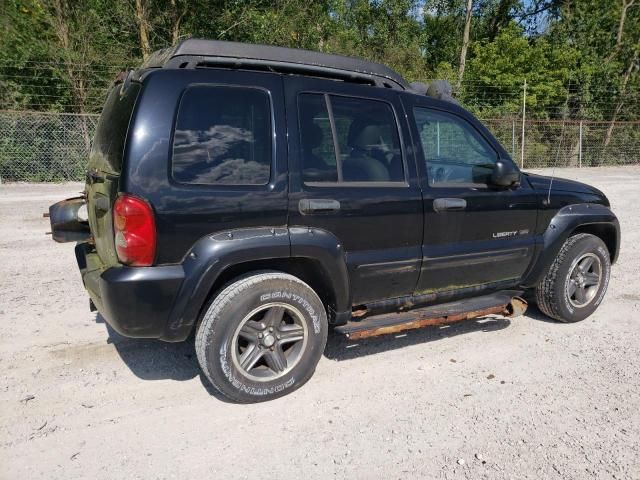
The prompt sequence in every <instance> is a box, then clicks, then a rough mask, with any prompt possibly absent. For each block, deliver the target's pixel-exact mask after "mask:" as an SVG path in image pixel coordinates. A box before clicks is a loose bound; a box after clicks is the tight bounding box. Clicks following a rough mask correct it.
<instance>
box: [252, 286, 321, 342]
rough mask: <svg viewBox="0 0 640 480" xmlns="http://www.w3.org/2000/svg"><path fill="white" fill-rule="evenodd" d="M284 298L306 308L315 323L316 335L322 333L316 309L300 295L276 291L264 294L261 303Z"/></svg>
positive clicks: (261, 296)
mask: <svg viewBox="0 0 640 480" xmlns="http://www.w3.org/2000/svg"><path fill="white" fill-rule="evenodd" d="M283 298H284V299H287V300H291V301H293V302H296V303H297V304H299V305H300V306H301V307H302V308H304V309H305V310H306V311H307V313H308V314H309V316H310V317H311V320H312V321H313V331H314V333H316V334H318V333H320V318H319V317H318V314H317V313H316V311H315V309H314V308H313V307H312V306H311V304H310V303H309V302H308V301H307V300H306V299H305V298H303V297H301V296H300V295H296V294H295V293H291V292H286V291H275V292H271V293H263V294H262V295H260V301H261V302H266V301H267V300H274V299H283Z"/></svg>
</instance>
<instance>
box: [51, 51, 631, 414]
mask: <svg viewBox="0 0 640 480" xmlns="http://www.w3.org/2000/svg"><path fill="white" fill-rule="evenodd" d="M430 90H435V92H436V94H435V95H430V94H429V93H430ZM436 97H442V98H436ZM85 208H86V211H85ZM83 212H84V213H83ZM50 217H51V224H52V230H53V236H54V239H55V240H56V241H77V242H78V244H77V246H76V257H77V261H78V265H79V268H80V271H81V273H82V279H83V282H84V285H85V287H86V289H87V291H88V292H89V295H90V297H91V303H90V305H91V308H92V309H96V308H97V310H98V311H99V312H100V313H101V314H102V315H103V316H104V318H105V319H106V321H107V322H108V323H109V324H110V325H111V326H112V327H113V328H114V329H115V330H116V331H117V332H119V333H120V334H122V335H125V336H129V337H145V338H158V339H161V340H165V341H169V342H178V341H184V340H186V339H188V338H190V337H191V334H192V333H193V332H194V333H195V343H196V351H197V356H198V360H199V362H200V365H201V367H202V370H203V371H204V374H205V375H206V377H207V378H208V379H209V380H210V381H211V383H212V384H213V385H214V386H215V387H216V389H218V390H219V391H220V392H222V393H223V394H224V395H225V396H227V397H229V398H230V399H232V400H234V401H238V402H255V401H261V400H267V399H271V398H275V397H278V396H281V395H284V394H286V393H289V392H291V391H293V390H295V389H296V388H298V387H300V386H301V385H303V384H304V383H305V382H306V381H307V380H308V379H309V378H310V377H311V375H312V374H313V372H314V369H315V366H316V364H317V362H318V360H319V359H320V356H321V355H322V352H323V350H324V348H325V343H326V341H327V331H328V329H329V327H330V326H332V327H334V328H335V330H336V331H337V332H340V333H342V334H344V335H347V336H348V337H350V338H351V339H360V338H366V337H370V336H373V335H379V334H384V333H392V332H399V331H402V330H407V329H410V328H417V327H421V326H425V325H434V324H440V323H446V322H452V321H457V320H463V319H467V318H473V317H477V316H480V315H487V314H503V315H515V314H517V313H520V312H522V311H523V309H524V308H526V302H525V301H524V300H522V298H521V297H522V296H525V297H526V296H527V294H528V292H531V295H530V296H531V298H535V299H536V300H537V303H538V305H539V307H540V309H541V310H542V311H543V312H544V313H546V314H547V315H549V316H551V317H553V318H555V319H557V320H560V321H565V322H573V321H578V320H582V319H584V318H586V317H587V316H589V315H590V314H591V313H592V312H593V311H594V310H595V309H596V308H597V306H598V305H599V303H600V302H601V300H602V298H603V296H604V294H605V291H606V288H607V283H608V280H609V272H610V266H611V264H612V263H613V262H614V261H615V259H616V257H617V255H618V249H619V243H620V231H619V225H618V221H617V219H616V217H615V215H614V214H613V213H612V212H611V210H610V209H609V202H608V200H607V198H606V197H605V196H604V195H603V194H602V192H600V191H598V190H597V189H595V188H593V187H590V186H588V185H584V184H581V183H577V182H573V181H568V180H561V179H557V178H556V179H553V180H551V179H549V178H547V177H542V176H537V175H532V174H526V173H521V172H520V171H519V170H518V168H517V166H516V165H515V164H514V162H513V161H512V160H511V158H510V157H509V154H508V153H507V152H506V151H505V150H504V148H503V147H502V146H501V145H500V144H499V143H498V142H497V141H496V139H495V138H494V137H493V136H492V135H491V133H489V131H488V130H487V129H486V128H485V127H484V126H483V125H482V124H481V123H480V122H479V121H478V120H477V119H476V118H474V117H473V115H471V114H470V113H469V112H467V111H466V110H464V109H463V108H461V107H460V106H458V105H457V104H456V103H455V102H454V101H452V100H451V99H449V100H448V99H447V95H446V91H443V90H442V89H441V88H440V89H438V88H434V89H431V88H430V89H429V90H427V89H426V88H425V86H424V85H420V84H408V83H407V82H406V81H405V80H404V79H403V78H402V77H401V76H400V75H398V74H397V73H396V72H394V71H393V70H390V69H389V68H387V67H385V66H382V65H379V64H375V63H371V62H366V61H363V60H359V59H355V58H348V57H342V56H336V55H327V54H322V53H315V52H309V51H303V50H294V49H287V48H279V47H268V46H262V45H246V44H239V43H228V42H218V41H208V40H195V39H190V40H186V41H183V42H182V43H180V44H179V45H177V46H176V47H174V48H172V49H169V50H163V51H159V52H156V53H155V54H154V55H153V56H152V57H151V58H150V60H149V61H148V62H147V63H146V64H144V65H143V66H142V67H141V68H140V69H138V70H133V71H131V72H129V73H128V74H127V75H122V76H121V78H120V79H119V80H117V81H116V83H115V84H114V86H113V87H112V88H111V90H110V92H109V94H108V98H107V100H106V103H105V106H104V109H103V112H102V116H101V118H100V122H99V124H98V127H97V131H96V135H95V139H94V144H93V150H92V153H91V158H90V160H89V171H88V173H87V182H86V189H85V192H84V195H83V196H82V197H79V198H74V199H69V200H65V201H63V202H59V203H57V204H55V205H53V206H51V208H50ZM412 309H413V310H412ZM403 310H412V311H411V312H406V313H402V314H399V313H398V312H401V311H403Z"/></svg>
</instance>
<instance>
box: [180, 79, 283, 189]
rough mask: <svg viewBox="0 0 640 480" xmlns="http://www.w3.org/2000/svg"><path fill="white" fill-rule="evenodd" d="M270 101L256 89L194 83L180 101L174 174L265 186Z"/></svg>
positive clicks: (196, 179) (203, 180) (189, 179)
mask: <svg viewBox="0 0 640 480" xmlns="http://www.w3.org/2000/svg"><path fill="white" fill-rule="evenodd" d="M271 131H272V127H271V105H270V102H269V96H268V95H267V93H266V92H265V91H264V90H260V89H257V88H243V87H223V86H207V85H197V86H192V87H189V88H187V89H186V90H185V92H184V94H183V96H182V99H181V101H180V107H179V109H178V117H177V119H176V128H175V134H174V139H173V159H172V167H171V168H172V174H173V178H174V179H175V180H176V181H178V182H181V183H191V184H205V185H264V184H266V183H268V182H269V177H270V175H271V160H272V143H271Z"/></svg>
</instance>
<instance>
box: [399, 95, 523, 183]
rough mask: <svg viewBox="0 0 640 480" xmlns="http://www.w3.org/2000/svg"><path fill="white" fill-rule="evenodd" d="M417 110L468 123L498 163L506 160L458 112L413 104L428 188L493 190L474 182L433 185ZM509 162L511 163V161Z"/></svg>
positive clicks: (412, 109) (413, 118) (482, 134)
mask: <svg viewBox="0 0 640 480" xmlns="http://www.w3.org/2000/svg"><path fill="white" fill-rule="evenodd" d="M416 109H422V110H429V111H434V112H436V113H440V114H443V115H445V116H446V115H449V116H451V117H453V118H454V119H457V120H459V121H461V122H464V123H466V124H467V125H468V126H469V127H470V128H471V129H472V131H474V132H475V133H476V134H477V135H478V136H479V137H480V138H481V139H482V140H483V141H484V142H485V144H486V145H487V146H488V147H489V149H490V150H491V151H492V152H493V153H495V155H496V162H497V161H499V160H504V159H503V158H502V157H501V155H500V152H499V151H498V150H496V148H495V146H494V145H493V142H492V141H491V140H490V139H489V138H487V136H486V135H484V133H483V132H482V131H480V130H479V129H478V128H477V127H476V126H475V125H474V124H473V122H470V121H469V120H467V119H466V118H465V117H464V116H463V115H459V114H458V113H456V112H452V111H451V110H446V109H443V108H438V107H432V106H424V105H420V104H413V105H411V116H412V120H413V124H414V126H415V129H416V133H417V134H418V138H417V140H418V146H419V148H420V152H421V154H422V164H423V166H424V178H425V180H426V187H428V188H448V189H452V188H458V189H465V190H469V189H473V190H477V189H483V190H484V189H491V188H493V185H491V184H489V183H473V182H464V183H457V182H456V183H439V184H438V183H435V184H432V183H431V179H430V177H429V166H428V165H427V156H426V155H425V152H424V146H423V145H422V138H421V137H420V131H419V130H418V122H417V121H416V113H415V111H416ZM509 161H511V160H510V159H509Z"/></svg>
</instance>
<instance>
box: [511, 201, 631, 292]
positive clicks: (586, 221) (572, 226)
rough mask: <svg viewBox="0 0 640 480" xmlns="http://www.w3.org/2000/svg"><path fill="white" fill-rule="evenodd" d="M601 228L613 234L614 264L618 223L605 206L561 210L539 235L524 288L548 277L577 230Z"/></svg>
mask: <svg viewBox="0 0 640 480" xmlns="http://www.w3.org/2000/svg"><path fill="white" fill-rule="evenodd" d="M590 225H593V226H598V225H604V226H607V227H609V228H613V229H614V231H615V251H614V252H611V253H612V259H611V263H615V261H616V259H617V256H618V252H619V251H620V223H619V222H618V218H617V217H616V216H615V214H614V213H613V212H612V211H611V210H610V209H609V208H608V207H606V206H604V205H600V204H597V203H595V204H594V203H578V204H573V205H566V206H564V207H562V208H561V209H560V210H558V212H557V213H556V214H555V215H554V217H553V218H552V219H551V222H549V225H548V226H547V229H546V230H545V232H544V234H542V236H541V239H542V242H541V243H540V244H539V245H538V247H537V249H538V254H537V257H536V260H535V262H533V265H532V267H531V268H530V270H529V272H528V273H527V275H526V276H525V280H524V281H523V286H524V287H527V288H530V287H534V286H536V285H537V284H538V282H539V281H540V280H541V279H542V278H543V277H544V276H545V275H546V274H547V271H548V270H549V267H550V266H551V264H552V263H553V261H554V259H555V258H556V256H557V255H558V252H560V249H561V248H562V245H563V244H564V242H565V241H566V240H567V238H569V236H570V235H571V234H572V233H573V232H574V231H575V230H576V229H578V228H580V227H587V226H590Z"/></svg>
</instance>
